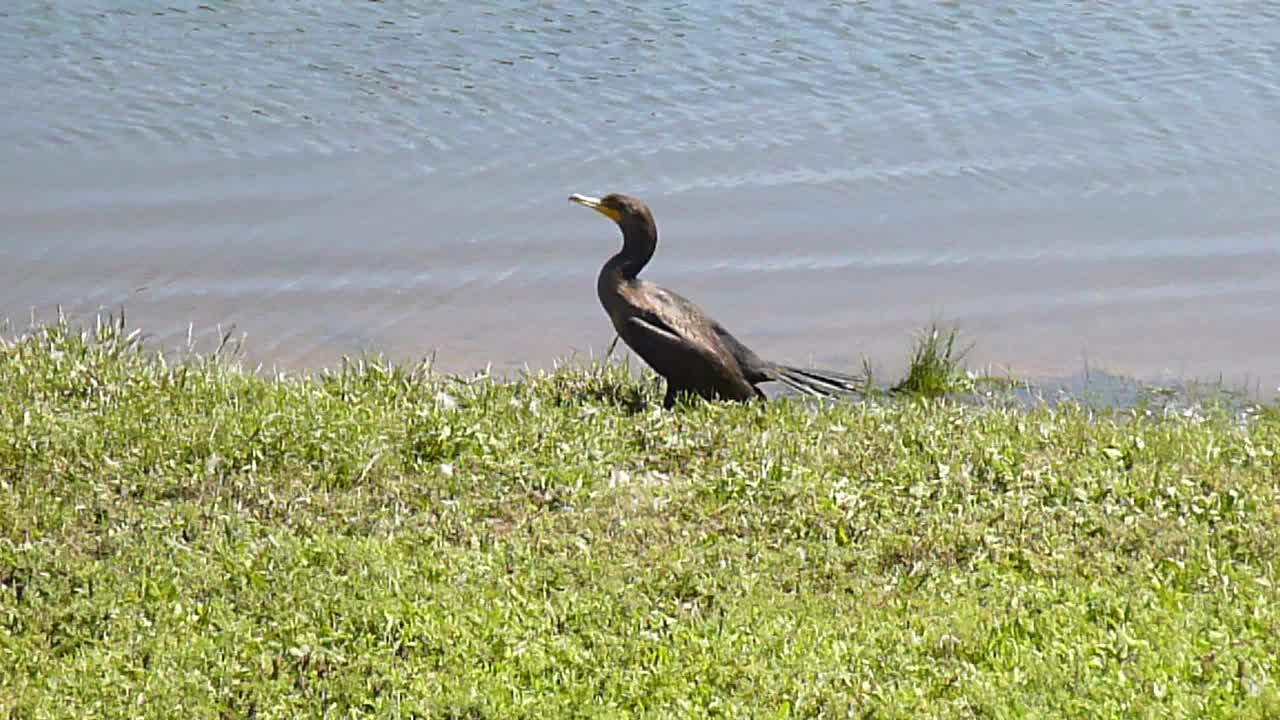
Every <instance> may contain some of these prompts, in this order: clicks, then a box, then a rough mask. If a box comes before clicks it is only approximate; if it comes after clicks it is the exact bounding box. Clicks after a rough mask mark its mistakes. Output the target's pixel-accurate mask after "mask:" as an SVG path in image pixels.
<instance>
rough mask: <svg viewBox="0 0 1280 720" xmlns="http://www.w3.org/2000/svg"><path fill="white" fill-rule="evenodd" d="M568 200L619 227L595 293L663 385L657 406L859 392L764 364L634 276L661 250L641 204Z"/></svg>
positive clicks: (850, 385)
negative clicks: (618, 242) (768, 393)
mask: <svg viewBox="0 0 1280 720" xmlns="http://www.w3.org/2000/svg"><path fill="white" fill-rule="evenodd" d="M569 200H570V201H571V202H575V203H577V204H579V205H584V206H586V207H589V208H591V209H592V210H595V211H597V212H599V213H600V214H602V215H604V216H606V217H608V218H609V219H610V220H613V221H614V222H615V223H617V224H618V227H619V228H621V229H622V250H620V251H618V253H617V254H616V255H614V256H613V257H611V258H609V261H608V262H606V263H605V264H604V267H602V268H601V269H600V276H599V278H597V280H596V293H597V294H598V295H599V296H600V304H601V305H604V309H605V312H607V313H609V319H610V320H612V321H613V327H614V328H616V329H617V331H618V335H619V336H620V337H621V338H622V339H623V340H624V341H625V342H626V343H627V345H629V346H630V347H631V349H632V350H634V351H635V352H636V354H637V355H639V356H640V357H641V358H643V359H644V361H645V362H646V363H648V364H649V367H651V368H653V369H654V371H655V372H657V373H658V374H659V375H661V376H662V377H664V378H666V381H667V394H666V397H664V398H663V400H662V406H663V407H666V408H669V407H671V406H672V405H674V404H675V401H676V397H677V396H678V395H679V394H680V393H693V394H695V395H698V396H701V397H703V398H706V399H708V400H711V399H724V400H751V399H753V398H763V397H764V393H762V392H761V391H760V389H759V388H757V387H756V385H757V384H759V383H762V382H768V381H776V382H780V383H783V384H784V385H787V386H789V387H791V388H793V389H795V390H798V391H800V392H802V393H805V394H808V395H814V396H819V397H831V396H836V395H842V394H848V393H857V392H859V391H860V388H861V379H860V378H858V377H856V376H853V375H846V374H844V373H838V372H831V371H828V370H807V369H803V368H796V367H788V366H786V365H779V364H777V363H772V362H768V361H765V360H761V359H760V356H758V355H756V354H755V353H754V352H752V351H751V349H750V348H748V347H747V346H746V345H743V344H742V343H741V342H739V341H738V339H737V338H735V337H734V336H733V335H731V334H730V333H729V331H728V330H725V329H724V327H723V326H722V325H721V324H720V323H718V322H716V321H715V320H712V319H711V318H710V317H709V316H708V315H707V314H706V313H704V312H703V311H702V310H701V309H700V308H699V307H698V306H697V305H694V304H693V303H692V302H689V301H688V300H686V299H685V298H684V297H681V296H680V295H677V294H676V293H673V292H671V291H670V290H667V289H666V288H662V287H659V286H657V285H654V284H653V283H651V282H648V281H647V280H641V279H640V278H639V277H637V276H638V275H639V274H640V271H641V270H642V269H643V268H644V266H645V265H647V264H648V263H649V260H650V259H651V258H652V257H653V253H654V250H655V249H657V246H658V228H657V225H655V224H654V222H653V214H652V213H650V212H649V208H648V206H646V205H645V204H644V203H643V202H641V201H640V200H638V199H636V198H633V197H630V196H628V195H619V194H616V193H615V194H612V195H606V196H604V197H602V198H594V197H587V196H586V195H570V196H569Z"/></svg>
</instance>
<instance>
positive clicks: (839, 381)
mask: <svg viewBox="0 0 1280 720" xmlns="http://www.w3.org/2000/svg"><path fill="white" fill-rule="evenodd" d="M776 379H777V381H778V382H780V383H782V384H783V385H786V386H787V387H789V388H791V389H792V390H795V391H797V392H799V393H802V394H804V395H810V396H813V397H842V396H849V395H861V394H862V393H863V391H864V390H865V389H866V382H867V380H866V378H865V377H862V376H860V375H850V374H848V373H842V372H836V371H834V370H815V369H813V368H797V367H788V366H786V365H779V366H778V368H777V376H776Z"/></svg>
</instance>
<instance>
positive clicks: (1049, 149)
mask: <svg viewBox="0 0 1280 720" xmlns="http://www.w3.org/2000/svg"><path fill="white" fill-rule="evenodd" d="M0 83H3V87H5V88H6V93H5V97H4V99H3V100H0V106H2V107H3V110H4V112H2V113H0V132H2V133H3V136H4V137H5V143H4V144H3V146H2V147H0V315H3V316H8V317H10V318H14V319H17V320H25V319H26V318H27V317H28V314H29V312H30V311H31V309H32V308H35V309H36V311H37V313H39V314H41V315H43V316H45V317H48V315H49V314H50V313H52V312H53V308H54V306H56V305H57V304H59V303H61V304H63V305H64V306H66V308H67V309H68V310H69V311H71V312H72V313H73V314H80V315H82V316H83V315H85V314H91V313H93V312H94V311H95V310H96V309H98V308H99V307H107V308H116V307H120V306H124V307H126V308H128V310H129V311H130V313H131V316H132V317H133V319H134V321H135V322H137V323H139V324H140V325H142V326H143V327H146V328H148V329H149V330H152V331H153V332H155V333H156V335H157V339H158V340H159V341H161V342H178V341H179V340H180V338H182V337H183V336H185V333H186V328H187V327H188V324H189V323H194V324H195V326H196V328H197V333H200V332H204V333H206V334H211V333H212V329H213V328H215V327H216V326H218V325H222V326H223V327H230V326H233V325H234V326H235V327H237V328H238V329H239V330H241V331H244V332H247V333H248V335H249V341H248V344H247V348H248V351H249V352H250V355H251V356H252V357H254V358H255V359H257V360H263V361H266V362H277V363H283V364H286V365H292V366H314V365H319V364H325V363H329V362H332V360H333V359H334V358H336V357H337V356H338V355H340V354H342V353H350V352H357V351H359V350H361V349H377V350H384V351H387V352H389V353H390V354H391V355H393V356H396V357H411V356H418V355H422V354H426V353H428V352H430V351H432V350H438V351H439V355H438V357H439V362H440V364H441V366H443V367H445V368H447V369H456V370H463V369H470V368H473V367H477V366H480V365H484V364H486V363H493V364H495V365H497V366H499V367H504V366H505V367H510V366H518V365H522V364H524V363H530V364H533V365H547V364H549V363H550V362H551V360H552V359H553V358H555V357H557V356H562V355H565V354H567V353H569V352H574V351H578V352H583V353H585V352H589V351H591V350H592V349H593V348H594V349H596V350H599V349H601V348H603V347H604V345H605V344H607V342H608V341H609V340H610V338H611V337H612V334H611V332H610V330H609V325H608V321H607V319H606V318H605V317H604V314H603V313H602V312H601V311H600V309H599V308H598V307H597V305H596V301H595V296H594V277H595V271H596V268H597V267H598V265H599V263H600V262H602V261H603V259H604V258H605V257H606V256H607V255H608V254H609V253H610V252H612V250H613V249H614V247H615V246H616V245H617V243H618V237H617V233H616V231H615V230H614V229H613V228H611V227H609V226H608V224H607V223H604V222H603V221H602V220H601V219H600V218H599V217H597V216H594V215H592V214H589V213H582V212H577V211H575V209H573V208H571V207H570V206H568V205H567V203H566V202H565V197H566V196H567V195H568V194H569V193H571V192H584V193H589V194H602V193H606V192H609V191H615V190H618V191H627V192H632V193H635V194H638V195H640V196H642V197H644V198H646V199H647V200H649V202H650V204H651V205H652V206H653V208H654V211H655V214H656V216H657V219H658V223H659V227H660V230H661V236H662V245H661V247H660V249H659V254H658V256H657V259H656V260H655V264H654V266H653V267H652V268H651V270H650V271H649V274H650V275H651V277H653V278H654V279H655V280H659V281H661V282H663V283H665V284H669V285H672V286H674V287H677V288H678V289H679V290H680V291H682V292H683V293H685V294H687V295H689V296H691V297H693V298H694V299H695V300H697V301H699V302H700V303H701V304H703V305H704V306H705V307H706V308H707V309H708V310H709V311H710V312H712V313H713V314H714V315H716V316H717V317H718V318H720V319H721V320H723V321H724V322H725V323H726V324H727V325H728V326H730V327H731V328H732V329H733V330H734V331H735V333H736V334H738V335H740V336H742V337H743V338H744V339H746V340H748V341H749V342H750V343H751V344H752V345H753V346H755V347H758V348H759V349H760V350H761V351H762V352H766V354H768V355H771V356H775V357H777V358H778V359H780V360H786V361H789V362H793V363H795V362H799V363H803V362H807V361H813V362H816V363H821V364H824V365H831V364H857V363H858V362H860V360H861V358H862V357H863V356H869V357H871V358H872V359H874V360H875V361H876V362H877V363H880V364H883V365H886V366H887V367H888V368H889V369H890V370H892V368H893V367H895V365H896V364H900V362H901V359H902V358H903V357H904V356H905V349H906V347H907V345H908V343H909V341H910V333H911V332H912V331H913V330H914V329H916V328H918V327H920V326H922V325H924V324H926V323H927V322H928V321H929V320H931V319H934V318H937V317H941V318H944V319H946V320H953V321H957V322H959V323H961V325H962V327H964V328H965V330H966V331H967V332H968V334H970V335H971V336H973V337H975V338H976V339H977V340H978V343H979V344H978V346H977V348H976V350H975V355H974V358H975V359H976V360H977V361H978V362H979V363H997V364H999V365H1001V366H1005V365H1007V366H1010V367H1012V368H1013V369H1014V370H1015V371H1017V372H1019V373H1022V374H1026V375H1032V376H1037V375H1039V376H1045V375H1070V374H1072V373H1074V372H1076V371H1077V370H1078V369H1079V367H1080V363H1081V358H1082V357H1085V356H1088V357H1090V358H1091V359H1092V361H1093V362H1094V363H1098V364H1102V365H1104V366H1106V367H1110V368H1113V369H1115V370H1117V371H1119V372H1123V373H1131V374H1135V375H1138V376H1142V377H1147V378H1160V377H1182V376H1207V377H1217V376H1218V375H1219V374H1220V373H1221V374H1222V375H1223V376H1224V377H1226V378H1229V379H1239V380H1243V379H1244V378H1245V377H1248V378H1250V379H1251V380H1252V381H1260V382H1261V383H1262V384H1264V385H1267V386H1270V387H1275V386H1277V385H1280V335H1277V334H1276V333H1274V332H1271V331H1270V330H1269V328H1271V327H1273V326H1274V319H1273V318H1274V314H1275V312H1276V310H1277V309H1280V240H1278V239H1277V235H1276V228H1277V227H1278V226H1280V205H1278V204H1277V203H1276V202H1275V197H1276V194H1277V188H1276V185H1277V178H1280V160H1277V158H1278V157H1280V155H1277V154H1276V153H1275V152H1273V151H1272V150H1271V146H1272V145H1273V144H1274V134H1275V133H1274V127H1275V123H1274V118H1275V117H1277V116H1280V6H1276V5H1273V4H1258V3H1244V2H1235V3H1216V4H1203V6H1199V5H1197V6H1190V5H1181V6H1179V5H1172V4H1167V5H1166V4H1158V3H1156V4H1145V5H1132V4H1123V5H1097V4H1070V5H1060V4H1052V3H1022V4H1018V5H1016V6H1009V7H975V6H974V4H972V3H951V4H925V5H908V6H906V7H892V8H891V7H887V6H878V5H867V4H851V5H841V4H829V5H826V6H823V7H805V8H798V7H791V6H786V5H781V4H774V3H762V2H754V1H753V2H747V3H738V4H736V5H734V6H732V7H725V6H721V5H719V4H714V3H697V2H695V3H684V4H676V5H667V6H654V7H648V8H637V7H627V6H620V5H612V6H608V7H599V8H592V9H582V8H580V7H578V6H577V5H576V4H568V3H563V4H562V3H556V2H544V3H537V4H530V3H506V4H505V5H503V6H494V5H492V4H488V5H486V6H481V4H475V3H424V4H421V5H413V6H412V7H406V6H405V4H399V3H341V2H337V1H336V0H330V1H328V2H317V3H293V4H279V3H276V4H271V3H267V4H262V3H253V4H237V3H212V2H211V3H205V4H196V3H177V4H175V5H174V6H165V7H161V6H157V5H154V4H149V3H139V2H135V1H134V0H128V1H126V2H107V1H106V0H87V1H83V2H77V1H71V0H67V1H62V2H56V3H55V2H34V1H29V0H19V1H18V2H12V3H8V4H7V5H6V6H5V7H4V8H3V9H0Z"/></svg>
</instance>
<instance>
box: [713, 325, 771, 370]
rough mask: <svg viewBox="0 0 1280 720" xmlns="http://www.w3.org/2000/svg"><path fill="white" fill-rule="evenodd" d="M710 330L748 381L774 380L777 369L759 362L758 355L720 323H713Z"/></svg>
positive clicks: (769, 364)
mask: <svg viewBox="0 0 1280 720" xmlns="http://www.w3.org/2000/svg"><path fill="white" fill-rule="evenodd" d="M712 329H714V330H715V332H716V335H717V336H718V337H719V338H720V342H721V343H722V344H723V345H724V346H725V348H726V349H728V351H729V352H730V354H732V355H733V359H734V360H736V361H737V363H738V367H740V368H742V374H743V375H745V376H746V378H747V379H748V380H750V381H751V382H752V383H758V382H764V381H766V380H774V379H776V378H775V377H774V376H775V375H776V374H777V368H776V367H775V366H774V365H773V364H772V363H768V362H765V361H764V360H761V359H760V356H759V355H756V354H755V352H754V351H752V350H751V348H749V347H747V346H746V345H743V344H742V341H740V340H738V338H736V337H734V336H733V333H731V332H729V331H728V330H726V329H725V327H724V326H723V325H721V324H720V323H718V322H715V323H713V324H712Z"/></svg>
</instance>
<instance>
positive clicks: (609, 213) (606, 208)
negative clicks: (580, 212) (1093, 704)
mask: <svg viewBox="0 0 1280 720" xmlns="http://www.w3.org/2000/svg"><path fill="white" fill-rule="evenodd" d="M569 202H574V203H577V204H579V205H582V206H584V207H589V208H591V209H592V210H595V211H596V212H598V213H600V214H601V215H604V216H605V217H607V218H609V219H610V220H612V221H614V222H616V223H618V225H619V226H621V227H622V228H623V229H624V230H625V229H627V228H628V227H631V226H635V225H637V224H641V225H649V226H652V225H653V214H652V213H650V212H649V206H648V205H645V204H644V203H643V202H641V200H640V199H639V198H634V197H631V196H630V195H622V194H620V193H610V194H608V195H605V196H604V197H602V198H595V197H589V196H587V195H576V194H575V195H570V196H569Z"/></svg>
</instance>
